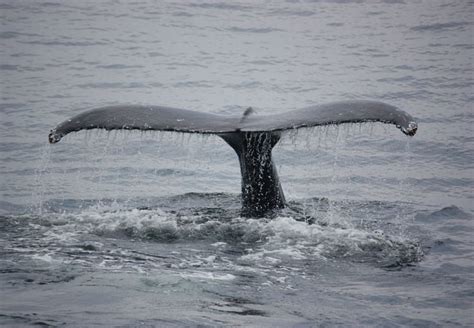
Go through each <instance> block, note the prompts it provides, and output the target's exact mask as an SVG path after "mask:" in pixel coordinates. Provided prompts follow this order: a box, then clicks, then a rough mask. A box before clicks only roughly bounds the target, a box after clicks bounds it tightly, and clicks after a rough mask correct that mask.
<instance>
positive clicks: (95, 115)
mask: <svg viewBox="0 0 474 328" xmlns="http://www.w3.org/2000/svg"><path fill="white" fill-rule="evenodd" d="M363 122H382V123H388V124H394V125H396V126H397V127H398V128H399V129H400V130H401V131H402V132H403V133H404V134H406V135H409V136H413V135H415V133H416V130H417V128H418V125H417V123H416V122H415V120H414V119H413V117H412V116H411V115H409V114H408V113H406V112H404V111H402V110H400V109H398V108H396V107H394V106H391V105H388V104H385V103H382V102H377V101H342V102H334V103H328V104H323V105H317V106H311V107H306V108H302V109H298V110H293V111H290V112H286V113H283V114H275V115H256V114H254V112H253V110H252V109H251V108H248V109H247V110H246V111H245V112H244V113H243V115H242V116H224V115H218V114H209V113H200V112H196V111H191V110H186V109H178V108H169V107H162V106H141V105H134V106H126V105H125V106H108V107H101V108H96V109H91V110H89V111H86V112H84V113H81V114H79V115H76V116H74V117H72V118H70V119H68V120H66V121H64V122H63V123H61V124H59V125H58V126H56V127H55V128H54V129H53V130H51V132H50V134H49V142H50V143H56V142H58V141H60V140H61V138H62V137H63V136H65V135H66V134H68V133H71V132H75V131H80V130H89V129H105V130H142V131H147V130H157V131H175V132H185V133H202V134H215V135H218V136H219V137H221V138H222V139H224V140H225V141H226V142H227V143H228V144H229V145H230V146H231V147H232V148H233V149H234V150H235V152H236V153H237V156H238V158H239V162H240V170H241V174H242V215H243V216H250V217H258V216H263V215H265V214H267V213H268V212H270V211H272V210H275V209H278V208H283V207H284V206H285V196H284V194H283V190H282V188H281V185H280V181H279V178H278V174H277V171H276V168H275V165H274V163H273V160H272V149H273V147H274V146H275V145H276V144H277V143H278V141H279V140H280V136H281V131H285V130H291V129H298V128H304V127H313V126H319V125H330V124H342V123H363Z"/></svg>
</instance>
